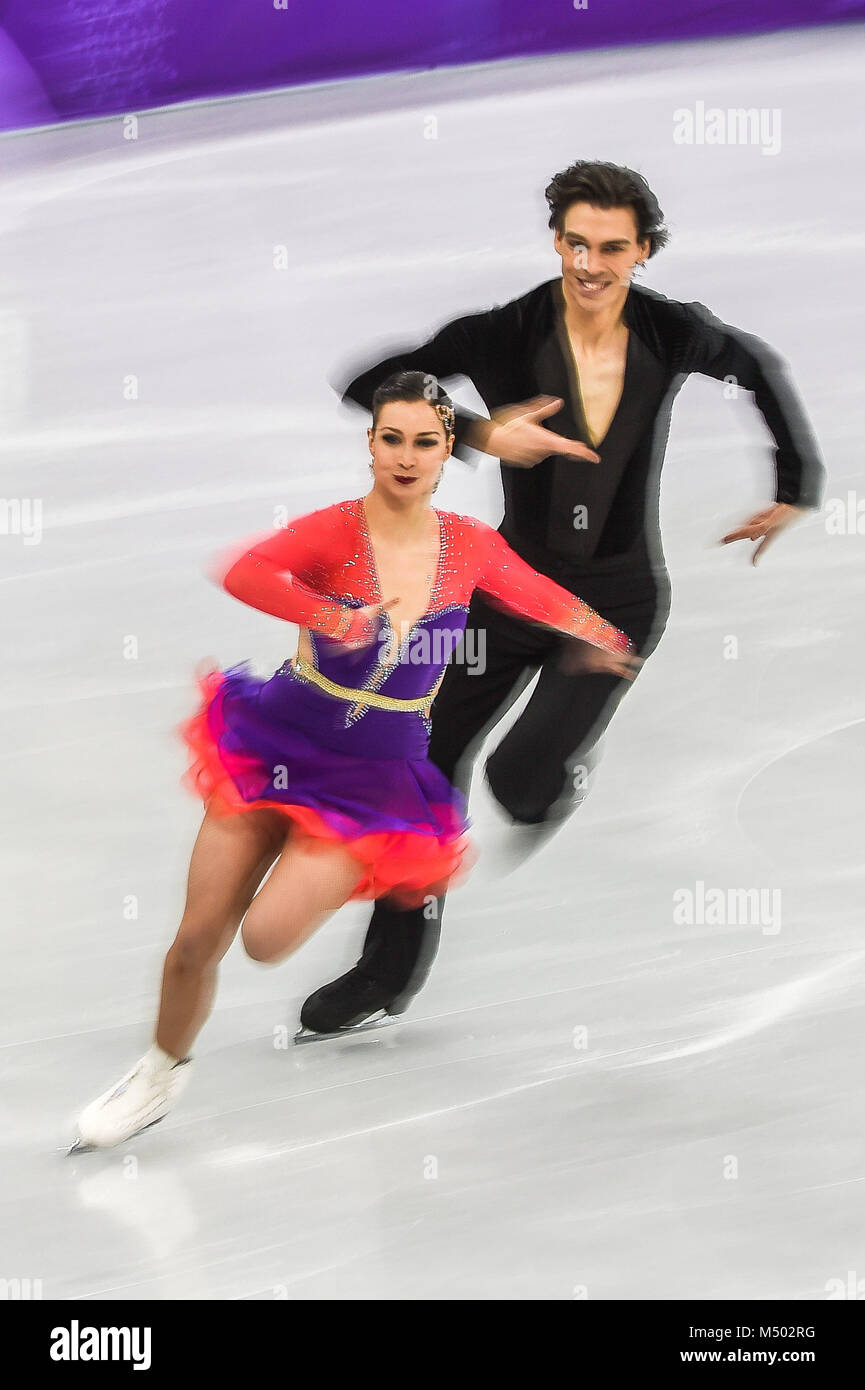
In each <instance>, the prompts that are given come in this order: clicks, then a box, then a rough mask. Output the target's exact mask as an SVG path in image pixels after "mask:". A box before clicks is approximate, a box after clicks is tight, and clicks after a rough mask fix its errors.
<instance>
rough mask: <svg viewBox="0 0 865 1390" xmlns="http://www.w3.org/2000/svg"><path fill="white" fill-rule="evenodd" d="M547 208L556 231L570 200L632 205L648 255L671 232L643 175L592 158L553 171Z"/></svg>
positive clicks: (598, 204) (606, 205)
mask: <svg viewBox="0 0 865 1390" xmlns="http://www.w3.org/2000/svg"><path fill="white" fill-rule="evenodd" d="M545 197H546V200H547V202H548V203H549V207H550V221H549V225H550V226H551V227H555V229H556V231H557V232H560V231H561V230H562V227H563V226H564V220H565V213H566V212H567V210H568V208H569V207H570V206H571V204H572V203H589V204H590V206H591V207H593V208H603V209H604V210H607V209H609V208H631V209H632V210H633V213H634V217H635V218H636V222H637V239H638V240H639V241H645V240H648V242H649V255H650V256H654V254H655V252H656V251H660V249H661V247H662V246H666V244H667V242H668V241H669V239H670V234H669V232H668V231H667V229H666V227H665V226H664V214H663V212H662V211H661V209H660V208H659V206H658V200H657V198H656V197H655V195H654V193H653V192H652V190H651V188H650V187H649V185H648V184H647V183H646V180H645V179H644V178H643V176H642V174H637V173H635V171H634V170H633V169H626V168H625V166H624V165H622V164H607V163H602V162H601V161H599V160H595V159H578V160H577V162H576V163H575V164H570V165H569V166H568V168H567V169H563V170H562V171H561V173H560V174H554V175H553V178H552V179H551V181H550V182H549V183H548V184H547V187H546V189H545Z"/></svg>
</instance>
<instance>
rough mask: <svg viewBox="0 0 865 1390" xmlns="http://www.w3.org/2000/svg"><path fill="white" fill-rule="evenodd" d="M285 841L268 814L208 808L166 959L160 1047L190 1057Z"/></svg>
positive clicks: (272, 814)
mask: <svg viewBox="0 0 865 1390" xmlns="http://www.w3.org/2000/svg"><path fill="white" fill-rule="evenodd" d="M285 841H286V827H285V822H284V821H283V820H282V819H281V817H280V816H279V815H278V813H277V812H274V811H269V810H266V809H262V810H258V811H244V812H241V813H239V814H238V815H234V816H216V815H214V814H213V812H212V811H211V810H210V808H209V807H208V810H207V811H206V813H205V816H204V820H203V821H202V823H201V828H200V830H199V832H198V838H197V839H196V841H195V845H194V847H193V851H192V858H191V860H190V864H189V876H188V881H187V890H186V906H185V908H184V912H183V917H182V919H181V922H180V926H179V928H178V931H177V936H176V937H175V939H174V943H173V945H172V946H171V948H170V950H169V952H168V954H167V956H166V957H165V966H164V969H163V973H162V998H161V1002H160V1008H159V1021H158V1023H157V1028H156V1043H157V1045H158V1046H159V1047H161V1048H162V1049H163V1050H164V1051H165V1052H168V1053H170V1054H171V1055H172V1056H173V1057H180V1058H184V1057H186V1056H187V1054H188V1052H189V1049H190V1048H191V1046H192V1043H193V1042H194V1040H195V1038H196V1036H197V1034H198V1033H199V1032H200V1030H201V1028H202V1026H203V1025H204V1022H205V1019H206V1018H207V1016H208V1014H209V1013H210V1009H211V1006H212V1004H213V996H214V993H215V990H216V978H217V970H218V966H219V962H220V961H221V960H222V957H223V956H224V955H225V953H226V951H227V950H228V948H229V946H230V945H231V943H232V941H233V940H234V936H235V934H236V932H237V928H238V926H239V925H240V922H241V920H242V918H243V914H244V913H245V912H246V910H247V908H248V907H249V904H250V902H251V901H252V898H253V896H254V894H255V890H256V888H257V887H258V885H259V884H260V883H261V880H262V878H263V877H264V875H265V874H266V873H267V870H268V869H269V868H270V866H271V864H272V863H273V861H274V859H276V857H277V855H278V854H279V853H280V851H281V849H282V847H283V845H284V844H285Z"/></svg>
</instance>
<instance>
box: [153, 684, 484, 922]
mask: <svg viewBox="0 0 865 1390" xmlns="http://www.w3.org/2000/svg"><path fill="white" fill-rule="evenodd" d="M223 679H224V677H223V674H222V672H220V671H208V672H206V673H205V674H199V675H198V677H197V680H198V687H199V691H200V694H201V696H202V704H201V706H200V707H199V709H198V711H197V713H196V714H195V715H194V716H193V717H192V718H191V719H187V720H185V721H184V722H183V723H181V724H180V725H178V728H177V732H178V734H179V735H180V737H181V738H182V739H183V741H184V742H185V743H186V745H187V748H188V750H189V753H190V755H191V762H190V765H189V767H188V769H187V770H186V772H185V773H184V774H183V777H182V782H183V785H184V786H185V787H186V788H187V790H189V791H190V792H191V793H192V794H193V795H194V796H198V797H200V798H201V799H202V800H203V801H204V802H205V804H206V807H207V809H208V810H209V811H211V812H212V813H213V814H215V815H218V816H233V815H238V814H241V813H242V812H245V811H259V810H262V809H268V810H272V811H276V812H277V813H278V814H279V815H281V816H284V817H285V820H286V822H287V823H290V824H291V829H292V836H293V838H294V839H301V840H302V841H303V844H304V849H306V850H308V851H317V850H320V851H324V850H327V849H332V848H333V847H334V846H337V845H338V846H339V847H341V848H342V849H345V850H347V851H348V852H349V853H350V854H351V855H352V856H353V857H354V858H355V859H356V860H357V863H358V875H359V876H358V882H357V883H356V885H355V887H354V889H353V891H352V893H351V894H350V898H349V901H353V900H355V899H363V900H369V899H372V898H383V897H388V898H390V899H391V900H392V901H393V902H394V903H396V904H397V905H399V906H401V907H418V906H421V905H423V904H424V903H425V902H426V901H427V900H428V899H429V898H435V897H439V896H440V895H441V894H442V893H444V892H445V891H446V890H448V889H449V888H452V887H454V886H455V884H457V883H460V882H462V881H463V879H464V878H465V876H466V874H467V873H468V871H469V869H470V867H471V865H472V863H473V862H474V861H475V859H476V854H475V851H474V850H473V849H472V846H471V842H470V840H469V837H468V835H466V834H463V835H460V836H459V837H458V838H456V839H453V840H447V841H445V840H442V839H438V838H436V837H434V836H430V835H420V834H413V833H411V832H409V831H387V832H382V833H376V834H363V833H359V834H358V835H357V836H346V835H344V834H342V833H340V832H339V831H337V830H336V829H335V828H334V827H333V826H332V825H330V824H329V823H328V821H327V820H326V819H325V818H324V816H323V815H321V814H320V812H318V811H316V810H314V809H313V808H312V807H311V806H298V805H295V804H292V803H287V802H284V801H275V800H273V799H271V798H268V797H261V798H259V799H256V800H255V801H245V800H244V799H243V797H242V796H241V794H240V792H239V791H238V789H237V787H236V785H235V783H234V781H233V779H232V777H231V774H230V772H229V771H228V769H227V767H226V766H225V764H224V762H223V760H222V757H221V756H220V752H219V747H218V745H217V743H216V740H215V739H214V737H213V735H212V733H211V731H210V727H209V724H208V709H209V707H210V704H211V702H212V700H213V699H214V698H215V697H216V695H217V694H218V692H219V689H220V686H221V685H222V682H223ZM232 756H233V757H234V761H235V762H237V756H236V755H232ZM249 765H250V767H254V766H257V765H258V760H257V759H256V758H254V757H250V758H249Z"/></svg>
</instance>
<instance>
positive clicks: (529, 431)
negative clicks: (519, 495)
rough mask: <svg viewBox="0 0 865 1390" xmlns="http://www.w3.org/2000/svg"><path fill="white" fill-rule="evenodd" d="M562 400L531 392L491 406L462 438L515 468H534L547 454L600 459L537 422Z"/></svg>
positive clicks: (580, 445)
mask: <svg viewBox="0 0 865 1390" xmlns="http://www.w3.org/2000/svg"><path fill="white" fill-rule="evenodd" d="M563 404H564V402H563V401H562V400H560V399H558V398H557V397H555V396H534V397H533V398H532V399H531V400H529V401H521V402H520V404H519V405H506V406H503V407H502V408H501V410H494V411H493V412H492V417H491V418H490V419H489V420H476V421H475V422H474V423H473V425H472V427H471V430H470V432H469V434H468V436H467V439H466V442H467V443H468V444H470V445H471V446H472V448H473V449H480V450H481V452H482V453H484V454H492V455H493V456H494V457H495V458H499V459H501V461H502V463H510V464H514V465H516V467H517V468H534V466H535V464H536V463H541V462H542V461H543V460H544V459H545V458H549V457H550V455H551V454H565V455H566V456H567V457H569V458H575V459H588V460H589V462H590V463H600V461H601V460H600V458H599V456H598V455H597V454H596V453H595V452H594V450H593V449H590V448H588V446H587V445H585V444H580V442H579V441H578V440H576V439H566V438H565V436H564V435H563V434H554V433H553V431H552V430H548V429H545V428H544V426H543V425H542V424H541V421H542V420H545V419H546V418H547V416H548V415H555V414H556V413H557V412H558V411H560V410H561V408H562V405H563Z"/></svg>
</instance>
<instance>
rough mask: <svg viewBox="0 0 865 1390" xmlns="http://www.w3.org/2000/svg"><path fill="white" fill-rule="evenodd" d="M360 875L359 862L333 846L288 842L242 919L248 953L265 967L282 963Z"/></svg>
mask: <svg viewBox="0 0 865 1390" xmlns="http://www.w3.org/2000/svg"><path fill="white" fill-rule="evenodd" d="M362 875H363V870H362V868H361V866H360V865H359V863H358V861H357V860H356V859H355V858H354V857H353V856H352V855H351V854H349V853H348V851H347V850H344V849H341V848H340V847H339V846H338V845H335V846H330V845H328V844H322V843H321V842H318V843H316V844H315V845H314V846H313V847H310V845H309V842H308V841H304V840H288V841H287V842H286V846H285V849H284V850H283V852H282V854H281V855H280V856H279V860H278V862H277V864H276V867H275V868H274V870H273V873H272V874H271V875H270V878H269V879H268V880H267V883H266V884H265V885H264V887H263V888H262V889H261V892H260V893H258V894H257V895H256V896H255V898H254V899H253V902H252V906H251V907H250V909H249V911H248V912H247V914H246V917H245V919H244V923H243V929H242V932H241V937H242V940H243V945H244V948H245V950H246V953H247V955H249V956H251V957H252V959H253V960H258V961H264V962H266V963H267V964H270V965H275V964H277V962H278V961H281V960H284V959H285V957H286V956H289V955H291V953H292V951H296V950H297V948H298V946H301V945H302V944H303V942H304V941H306V939H307V937H309V936H311V935H312V933H313V932H314V931H316V930H317V928H318V927H320V926H321V924H322V923H323V922H325V921H326V920H327V918H328V917H329V916H330V915H331V913H333V912H336V910H337V908H340V907H342V905H343V903H344V902H346V901H347V900H348V898H350V897H351V894H352V890H353V889H354V888H355V887H356V886H357V883H358V881H359V879H360V878H361V877H362Z"/></svg>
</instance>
